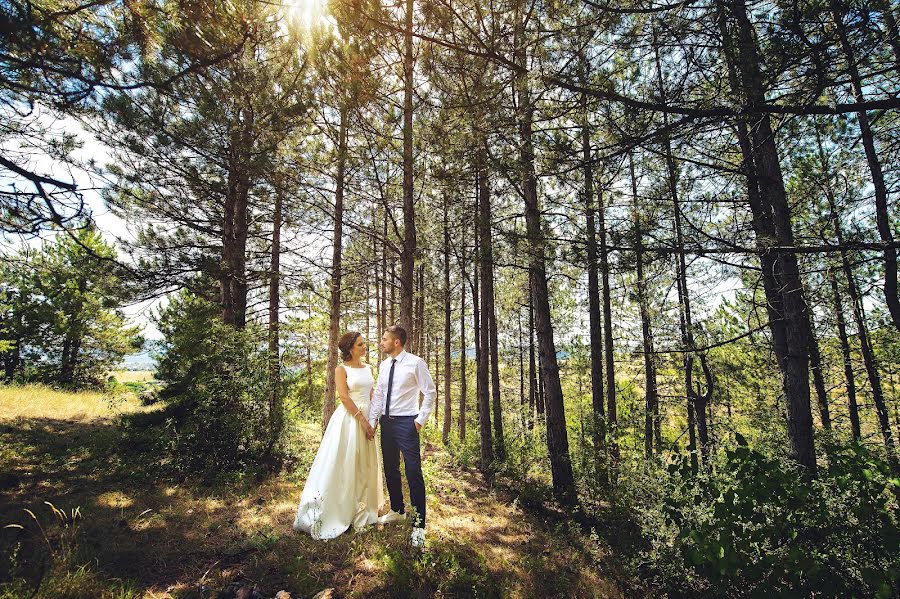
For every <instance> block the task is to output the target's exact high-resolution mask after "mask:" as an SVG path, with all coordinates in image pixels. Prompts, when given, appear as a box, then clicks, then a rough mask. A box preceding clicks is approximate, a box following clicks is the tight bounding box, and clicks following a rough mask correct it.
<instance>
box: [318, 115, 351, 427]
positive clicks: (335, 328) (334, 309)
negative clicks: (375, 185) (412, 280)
mask: <svg viewBox="0 0 900 599" xmlns="http://www.w3.org/2000/svg"><path fill="white" fill-rule="evenodd" d="M347 117H348V114H347V109H346V108H343V107H342V108H341V114H340V123H339V125H338V149H337V173H336V176H335V192H334V233H333V237H332V249H331V303H330V305H329V326H328V360H327V365H326V367H325V401H324V402H323V403H322V431H323V432H324V431H325V428H326V427H327V426H328V421H329V420H331V415H332V414H333V413H334V400H335V396H336V395H337V392H336V389H335V380H334V370H335V368H337V351H338V348H337V343H338V337H339V336H340V327H341V278H342V260H341V258H342V256H341V249H342V245H341V244H342V240H343V230H344V173H345V170H346V164H347Z"/></svg>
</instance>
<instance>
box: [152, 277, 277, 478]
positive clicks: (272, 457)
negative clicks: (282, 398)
mask: <svg viewBox="0 0 900 599" xmlns="http://www.w3.org/2000/svg"><path fill="white" fill-rule="evenodd" d="M156 320H157V323H158V326H159V328H160V331H161V332H162V333H163V334H164V335H165V338H166V341H165V343H164V344H163V350H162V352H161V353H160V355H159V368H158V371H157V377H158V378H159V379H160V380H162V381H163V382H164V383H165V387H164V389H163V390H162V391H161V393H160V397H161V398H162V399H164V400H166V401H167V402H169V403H170V404H172V408H173V409H172V412H173V413H174V414H175V415H176V417H175V419H174V421H173V422H172V423H171V425H172V426H171V431H172V435H173V438H172V446H173V449H174V452H175V457H176V459H177V462H178V463H179V464H181V465H182V467H183V468H185V469H188V470H192V471H201V470H209V469H227V470H232V469H237V468H242V467H246V466H250V465H258V464H260V463H262V462H267V463H272V462H277V461H278V457H279V451H280V449H281V447H280V441H281V439H280V435H279V433H278V432H277V431H273V427H272V422H273V419H272V414H271V410H270V403H269V398H270V393H271V384H272V382H271V380H270V377H269V373H268V352H267V348H266V344H265V337H264V332H263V331H262V330H261V329H260V328H259V327H258V326H255V325H248V326H247V327H246V328H244V329H235V328H234V327H232V326H229V325H226V324H225V323H224V322H222V320H221V319H220V318H219V317H218V314H217V311H216V309H215V307H214V306H213V305H212V304H210V303H209V302H207V301H205V300H203V299H201V298H199V297H197V296H195V295H192V294H190V293H188V292H182V293H180V294H178V295H176V296H175V297H174V298H173V299H172V301H171V302H170V303H169V304H168V305H167V306H166V307H165V308H164V309H163V310H161V311H160V313H159V314H158V316H157V318H156Z"/></svg>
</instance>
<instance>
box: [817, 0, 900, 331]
mask: <svg viewBox="0 0 900 599" xmlns="http://www.w3.org/2000/svg"><path fill="white" fill-rule="evenodd" d="M829 4H830V8H831V17H832V19H833V20H834V25H835V28H836V29H837V33H838V38H840V40H841V49H842V50H843V52H844V58H845V59H846V61H847V73H848V75H850V85H851V87H852V88H853V99H854V100H855V101H856V102H858V103H860V104H862V103H863V102H865V99H866V97H865V94H864V93H863V82H862V78H861V77H860V75H859V68H858V67H857V66H856V53H855V52H854V49H853V44H852V43H851V42H850V37H849V35H848V33H847V25H846V24H845V23H844V15H845V13H846V9H845V7H844V6H843V3H842V2H841V0H830V3H829ZM888 13H890V11H889V10H888ZM894 27H895V30H896V23H895V24H894ZM856 119H857V121H858V122H859V131H860V134H861V135H862V142H863V148H864V150H865V153H866V162H867V163H868V165H869V172H870V173H871V175H872V187H873V188H874V189H875V225H876V228H877V229H878V235H879V236H880V237H881V241H883V242H884V243H885V244H886V247H885V248H884V300H885V303H886V304H887V307H888V312H890V314H891V320H892V321H893V323H894V326H895V327H896V328H897V329H900V298H898V297H897V249H896V248H894V247H893V246H892V244H893V242H894V234H893V231H891V216H890V212H889V208H888V196H887V186H886V185H885V182H884V173H883V171H882V169H881V160H879V158H878V153H877V151H876V150H875V137H874V135H873V134H872V125H871V123H870V122H869V115H868V113H867V112H866V111H865V110H860V111H858V112H857V113H856Z"/></svg>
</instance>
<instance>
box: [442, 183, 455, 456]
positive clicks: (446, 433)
mask: <svg viewBox="0 0 900 599" xmlns="http://www.w3.org/2000/svg"><path fill="white" fill-rule="evenodd" d="M447 204H448V199H447V196H446V195H445V196H444V214H443V216H444V223H443V224H444V428H443V430H442V431H441V440H442V441H443V442H444V445H447V444H448V443H449V442H450V423H451V422H452V418H453V413H452V412H453V403H452V402H451V398H450V379H451V378H452V377H451V375H450V373H451V372H452V370H451V366H452V364H451V360H450V341H451V340H450V335H451V329H450V319H451V317H452V312H451V304H450V297H451V296H450V293H451V289H450V223H449V222H448V217H447Z"/></svg>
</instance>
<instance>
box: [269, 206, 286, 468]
mask: <svg viewBox="0 0 900 599" xmlns="http://www.w3.org/2000/svg"><path fill="white" fill-rule="evenodd" d="M282 203H283V200H282V196H281V189H276V190H275V209H274V213H273V215H272V255H271V258H270V261H269V380H270V384H271V385H272V388H271V390H270V391H269V418H270V421H269V427H270V432H269V439H270V445H269V448H268V449H269V451H270V452H271V450H272V448H273V447H274V444H275V442H276V441H277V440H278V439H279V438H280V437H281V433H282V431H283V429H284V410H283V407H282V398H281V352H280V349H279V339H278V335H279V312H280V307H281V295H280V287H281V219H282V214H281V212H282Z"/></svg>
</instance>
